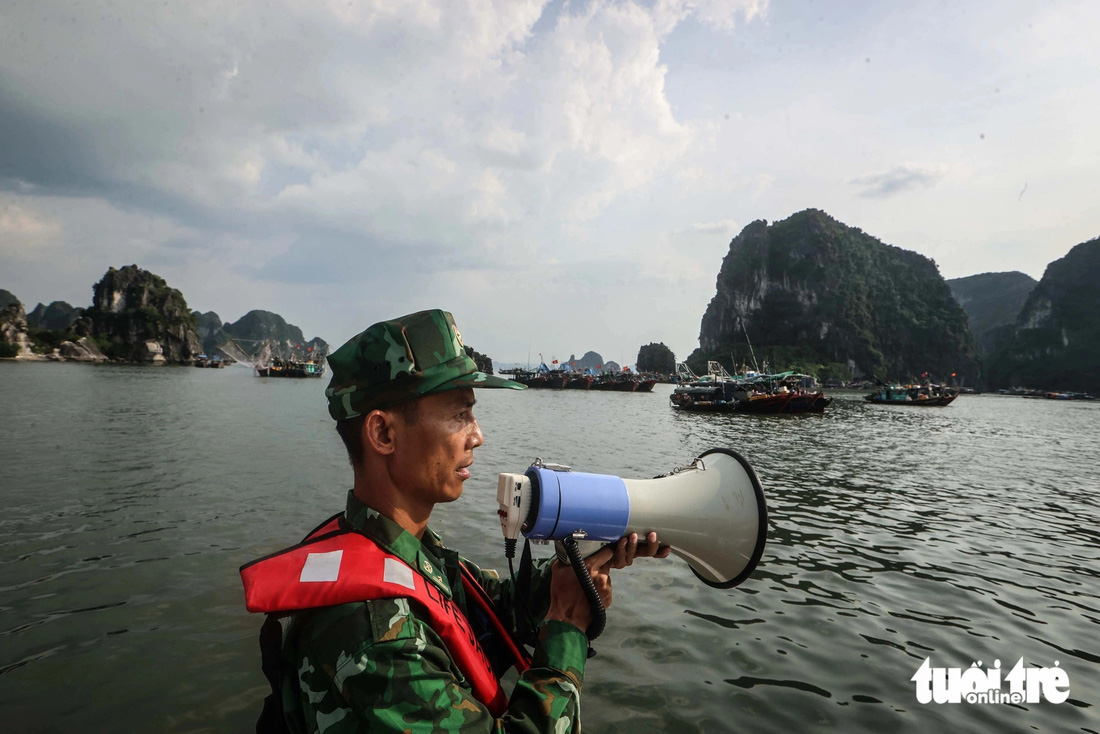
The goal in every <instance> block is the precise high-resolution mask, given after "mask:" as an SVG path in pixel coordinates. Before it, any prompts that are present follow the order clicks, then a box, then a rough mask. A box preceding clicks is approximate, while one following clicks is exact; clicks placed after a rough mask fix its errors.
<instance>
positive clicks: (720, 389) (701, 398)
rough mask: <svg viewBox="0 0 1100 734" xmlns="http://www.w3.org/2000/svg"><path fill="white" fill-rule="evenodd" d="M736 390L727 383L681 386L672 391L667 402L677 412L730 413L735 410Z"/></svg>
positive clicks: (735, 387) (698, 383)
mask: <svg viewBox="0 0 1100 734" xmlns="http://www.w3.org/2000/svg"><path fill="white" fill-rule="evenodd" d="M736 390H737V386H736V385H735V384H733V383H729V382H710V383H702V382H696V383H691V384H682V385H680V386H679V387H677V388H676V389H675V390H673V391H672V394H671V395H669V396H668V400H669V405H671V406H672V407H673V408H676V409H677V410H687V411H693V412H697V413H732V412H734V411H735V410H736V409H737V403H738V401H737V398H736V397H735V395H734V393H735V392H736Z"/></svg>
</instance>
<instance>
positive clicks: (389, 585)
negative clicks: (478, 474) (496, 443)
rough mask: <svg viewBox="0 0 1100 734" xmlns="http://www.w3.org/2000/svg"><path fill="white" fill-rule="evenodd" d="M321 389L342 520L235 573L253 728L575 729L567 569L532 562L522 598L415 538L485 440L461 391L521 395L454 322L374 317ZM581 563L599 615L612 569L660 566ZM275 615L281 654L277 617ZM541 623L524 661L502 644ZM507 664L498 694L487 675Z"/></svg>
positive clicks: (573, 583)
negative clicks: (245, 623)
mask: <svg viewBox="0 0 1100 734" xmlns="http://www.w3.org/2000/svg"><path fill="white" fill-rule="evenodd" d="M328 361H329V365H330V366H331V369H332V380H331V382H330V384H329V387H328V390H327V391H326V395H327V396H328V400H329V413H330V414H331V415H332V417H333V418H334V419H336V421H337V424H336V427H337V432H338V433H339V434H340V437H341V438H342V439H343V441H344V444H345V446H346V448H347V451H348V457H349V460H350V462H351V465H352V467H353V470H354V484H353V488H352V490H351V491H350V492H349V493H348V499H347V509H346V512H344V513H343V514H341V515H337V516H335V517H333V518H331V519H330V520H329V521H327V522H326V523H323V524H322V525H321V526H320V527H319V528H318V529H317V530H315V531H314V532H313V533H311V534H310V535H309V536H307V539H306V540H305V541H303V543H301V544H299V545H297V546H292V547H291V548H288V549H286V550H284V551H281V552H279V553H277V554H275V555H273V556H269V557H267V558H264V559H260V560H258V561H254V562H252V563H250V564H247V565H246V566H244V567H242V569H241V575H242V578H243V580H244V584H245V594H246V602H247V605H248V608H249V610H250V611H264V612H269V613H271V614H269V616H268V621H267V622H266V623H265V625H264V629H263V630H262V632H261V647H262V648H264V651H265V652H264V666H263V667H264V672H265V674H267V675H268V678H269V680H270V681H271V683H272V687H273V690H274V692H273V694H272V695H271V696H269V697H268V700H267V701H266V702H265V707H264V713H263V715H261V719H260V723H259V726H258V730H260V731H264V730H270V731H291V732H294V733H295V734H314V733H320V734H344V733H346V732H368V731H370V732H378V731H394V732H398V731H402V732H403V731H417V732H421V731H423V732H452V731H459V730H461V731H485V732H490V731H515V732H550V731H554V732H567V731H568V732H578V731H580V721H579V711H580V709H579V700H580V690H581V682H582V680H583V677H584V665H585V659H586V653H587V638H586V636H585V633H584V632H583V630H585V629H586V628H587V627H588V625H589V623H590V621H591V610H590V608H589V605H588V601H587V599H586V597H585V596H584V592H583V591H582V589H581V587H580V584H579V583H578V581H577V577H576V574H575V573H574V572H573V569H572V568H570V567H569V566H565V565H562V564H560V563H558V562H556V561H551V560H545V561H539V562H536V563H535V565H534V569H533V572H532V577H531V581H530V589H529V594H528V595H527V596H528V597H529V598H526V599H525V598H522V597H523V595H521V594H520V592H518V591H517V588H516V584H515V582H514V581H513V580H512V579H507V580H504V581H501V580H498V579H497V578H496V577H495V575H494V574H491V573H488V572H484V571H481V570H480V569H478V568H477V567H476V566H474V565H473V564H472V563H469V562H468V561H465V560H462V559H460V557H459V555H458V554H457V553H456V552H455V551H453V550H451V549H448V548H445V547H444V546H443V545H442V543H441V542H440V540H439V537H438V536H437V535H436V534H435V533H433V532H432V531H431V530H430V529H429V528H428V520H429V518H430V516H431V513H432V510H433V508H434V507H435V505H436V504H438V503H443V502H452V501H454V500H456V499H458V497H459V496H460V495H461V494H462V489H463V482H464V481H465V480H466V479H468V478H469V477H470V471H469V467H470V465H471V464H472V463H473V450H474V449H475V448H477V447H478V446H480V445H481V444H482V443H483V441H484V436H483V435H482V433H481V429H480V427H479V426H478V423H477V420H476V419H475V418H474V415H473V406H474V403H475V399H474V392H473V390H472V389H471V388H475V387H478V388H481V387H495V388H512V389H522V388H523V385H520V384H519V383H516V382H511V381H509V380H505V379H503V378H500V377H494V376H491V375H486V374H484V373H482V372H479V371H478V370H477V366H476V365H475V364H474V362H473V360H471V359H470V358H469V357H467V356H466V354H465V351H464V349H463V345H462V341H461V337H460V335H459V332H458V329H457V328H456V327H455V324H454V319H453V318H452V317H451V315H450V314H449V313H447V312H445V311H439V310H433V311H421V312H419V313H415V314H411V315H409V316H404V317H401V318H398V319H394V320H392V321H384V322H381V323H378V324H374V325H373V326H371V327H370V328H368V329H367V330H366V331H364V332H362V333H361V334H359V335H357V336H355V337H353V338H352V339H351V340H350V341H348V342H347V343H346V344H344V345H343V346H342V347H340V348H339V349H338V350H336V351H335V352H334V353H333V354H332V355H331V356H330V357H329V358H328ZM646 541H647V542H646V543H643V544H641V545H639V543H638V538H637V536H636V535H631V536H630V537H629V538H623V539H622V540H620V541H619V542H618V543H617V544H616V545H615V546H613V547H608V548H604V549H603V550H601V551H599V552H598V553H596V554H594V555H593V556H591V557H590V558H588V559H587V561H586V564H587V566H588V569H589V572H590V575H591V577H592V580H593V582H594V585H595V587H596V589H597V591H598V592H599V594H600V596H601V598H602V600H603V602H604V605H605V606H607V605H610V603H611V580H610V575H609V573H610V570H611V569H612V568H623V567H625V566H629V565H630V564H631V563H632V562H633V560H634V558H635V557H641V556H656V557H661V558H663V557H666V556H667V555H668V554H669V548H668V547H667V546H664V547H659V546H658V543H657V537H656V534H655V533H650V534H649V537H648V538H647V539H646ZM290 612H297V613H296V614H293V616H291V617H290V620H291V621H290V624H289V627H288V629H287V631H286V634H285V636H282V637H285V639H283V641H282V644H281V652H280V649H279V645H280V637H281V635H280V632H281V627H280V624H279V622H278V621H276V620H277V617H278V616H279V615H281V616H286V615H287V613H290ZM528 617H529V618H531V619H532V621H535V622H538V621H540V620H541V628H540V630H539V633H538V641H537V644H536V645H535V651H534V655H533V657H529V656H528V655H527V653H526V650H525V649H524V648H523V647H522V646H521V645H517V644H516V643H515V642H514V640H515V639H516V638H517V636H518V634H519V630H520V629H522V627H523V620H524V619H526V618H528ZM512 666H515V667H516V668H517V670H518V671H519V679H518V681H517V683H516V684H515V687H514V688H513V690H512V691H511V694H510V695H508V694H507V693H506V692H505V691H504V690H503V689H502V687H501V684H500V682H499V678H500V676H501V675H502V674H504V673H505V672H506V671H507V670H508V669H509V668H511V667H512Z"/></svg>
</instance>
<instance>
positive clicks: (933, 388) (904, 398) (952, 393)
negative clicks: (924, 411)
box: [863, 384, 959, 408]
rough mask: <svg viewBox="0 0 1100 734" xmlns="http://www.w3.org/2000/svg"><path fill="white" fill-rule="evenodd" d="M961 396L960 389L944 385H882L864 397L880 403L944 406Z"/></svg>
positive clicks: (871, 401)
mask: <svg viewBox="0 0 1100 734" xmlns="http://www.w3.org/2000/svg"><path fill="white" fill-rule="evenodd" d="M957 397H959V391H958V390H956V389H954V388H949V387H944V386H942V385H931V384H928V385H882V386H881V387H880V388H879V389H878V390H877V391H876V392H873V393H871V394H870V395H864V396H863V399H864V400H866V401H867V402H869V403H877V404H878V405H908V406H913V407H918V408H942V407H943V406H945V405H950V404H951V402H952V401H953V400H954V399H955V398H957Z"/></svg>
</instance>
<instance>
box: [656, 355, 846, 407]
mask: <svg viewBox="0 0 1100 734" xmlns="http://www.w3.org/2000/svg"><path fill="white" fill-rule="evenodd" d="M678 373H679V374H680V376H681V384H680V385H679V386H678V387H677V388H676V389H675V390H673V391H672V394H671V395H669V398H668V399H669V404H670V405H672V407H673V408H676V409H678V410H688V411H695V412H699V413H753V414H757V415H759V414H774V413H824V412H825V408H827V407H828V406H829V403H831V402H832V398H829V397H826V395H825V393H824V392H822V391H821V390H816V389H811V388H807V387H806V385H807V384H813V378H811V377H809V376H808V375H802V374H798V373H797V372H782V373H779V374H775V375H768V374H759V373H756V372H748V373H746V374H744V375H738V376H731V375H729V374H728V373H726V371H725V369H724V368H722V366H721V365H720V364H718V363H717V362H710V363H709V364H708V366H707V375H706V376H705V377H697V376H695V375H694V374H692V373H691V371H690V370H688V369H687V366H686V365H683V364H681V365H680V366H679V368H678Z"/></svg>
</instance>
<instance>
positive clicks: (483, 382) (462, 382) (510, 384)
mask: <svg viewBox="0 0 1100 734" xmlns="http://www.w3.org/2000/svg"><path fill="white" fill-rule="evenodd" d="M446 384H447V387H446V388H442V389H448V388H455V387H493V388H508V389H509V390H526V389H527V386H526V385H524V384H523V383H522V382H516V381H514V380H508V379H505V378H503V377H497V376H496V375H487V374H485V373H484V372H474V373H472V374H469V375H463V376H462V377H456V378H455V379H453V380H451V381H450V382H448V383H446ZM441 387H442V386H441Z"/></svg>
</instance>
